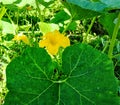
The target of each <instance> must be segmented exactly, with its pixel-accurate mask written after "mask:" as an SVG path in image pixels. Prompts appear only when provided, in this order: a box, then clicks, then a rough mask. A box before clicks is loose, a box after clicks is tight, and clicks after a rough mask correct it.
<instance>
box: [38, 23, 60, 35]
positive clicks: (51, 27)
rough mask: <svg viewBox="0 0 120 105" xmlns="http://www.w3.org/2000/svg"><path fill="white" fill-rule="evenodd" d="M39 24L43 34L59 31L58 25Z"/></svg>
mask: <svg viewBox="0 0 120 105" xmlns="http://www.w3.org/2000/svg"><path fill="white" fill-rule="evenodd" d="M38 24H39V27H40V31H41V32H42V33H43V34H46V33H47V32H52V31H54V30H59V26H58V25H57V24H54V23H45V22H39V23H38Z"/></svg>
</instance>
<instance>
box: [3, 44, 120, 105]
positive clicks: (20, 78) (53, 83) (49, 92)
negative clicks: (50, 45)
mask: <svg viewBox="0 0 120 105" xmlns="http://www.w3.org/2000/svg"><path fill="white" fill-rule="evenodd" d="M53 64H54V63H52V60H51V58H50V56H49V55H48V54H47V52H46V51H45V50H44V49H42V48H28V49H27V50H26V51H25V52H24V53H23V55H22V56H20V57H18V58H16V59H14V60H13V61H12V62H11V63H10V64H9V65H8V66H7V71H6V73H7V87H8V89H9V92H8V94H7V96H6V99H5V104H4V105H119V100H118V98H117V89H118V85H117V82H116V79H115V77H114V73H113V63H112V61H111V60H109V59H108V57H107V56H106V55H105V54H102V53H101V52H99V51H97V50H96V49H94V48H92V47H91V46H89V45H85V44H75V45H73V46H70V47H67V48H66V49H65V50H64V52H63V55H62V70H61V71H59V70H57V68H54V65H53ZM56 74H58V77H57V76H55V75H56Z"/></svg>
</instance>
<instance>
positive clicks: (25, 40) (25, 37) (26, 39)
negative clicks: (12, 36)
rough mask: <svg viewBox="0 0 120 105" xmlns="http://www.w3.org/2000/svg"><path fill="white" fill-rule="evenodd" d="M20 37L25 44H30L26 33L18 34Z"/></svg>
mask: <svg viewBox="0 0 120 105" xmlns="http://www.w3.org/2000/svg"><path fill="white" fill-rule="evenodd" d="M20 39H21V40H22V41H23V42H24V43H25V44H28V45H29V44H30V42H29V39H28V37H27V36H26V35H22V36H20Z"/></svg>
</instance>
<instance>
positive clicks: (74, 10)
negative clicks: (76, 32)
mask: <svg viewBox="0 0 120 105" xmlns="http://www.w3.org/2000/svg"><path fill="white" fill-rule="evenodd" d="M63 4H64V5H65V6H66V8H67V9H68V10H69V11H70V13H71V15H72V16H73V18H74V19H85V18H91V17H94V16H97V15H101V13H106V12H108V10H112V9H120V0H114V1H113V0H97V1H96V0H66V1H63Z"/></svg>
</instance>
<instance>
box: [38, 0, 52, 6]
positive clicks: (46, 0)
mask: <svg viewBox="0 0 120 105" xmlns="http://www.w3.org/2000/svg"><path fill="white" fill-rule="evenodd" d="M38 2H39V3H40V4H42V5H44V6H45V7H48V6H49V5H50V4H52V3H53V2H54V0H38Z"/></svg>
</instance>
